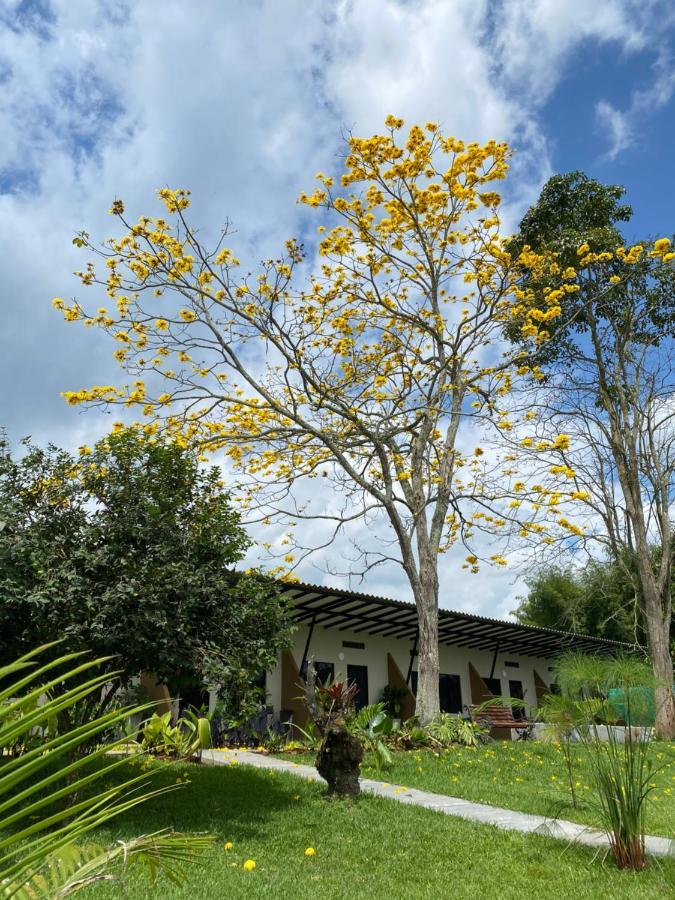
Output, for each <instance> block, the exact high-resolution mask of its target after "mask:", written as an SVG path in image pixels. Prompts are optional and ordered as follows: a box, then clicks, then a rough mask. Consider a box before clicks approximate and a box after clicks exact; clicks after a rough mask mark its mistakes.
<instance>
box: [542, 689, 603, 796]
mask: <svg viewBox="0 0 675 900" xmlns="http://www.w3.org/2000/svg"><path fill="white" fill-rule="evenodd" d="M596 712H597V707H596ZM538 716H539V719H540V720H541V721H542V722H544V724H545V725H546V731H547V732H548V734H549V735H550V736H551V737H552V738H553V739H554V740H556V741H558V742H559V744H560V746H561V748H562V753H563V757H564V759H565V768H566V769H567V780H568V782H569V786H570V794H571V797H572V806H574V807H575V808H576V806H577V805H578V801H577V793H576V788H575V784H574V782H575V776H574V770H573V766H572V748H571V746H570V744H571V742H572V739H573V737H574V735H575V734H578V733H579V731H580V730H581V729H583V728H584V726H585V724H586V723H587V722H588V721H589V717H591V718H592V717H593V710H592V709H590V708H589V706H588V704H587V703H586V702H585V701H582V700H576V699H574V698H572V697H568V696H563V695H562V694H547V695H546V697H545V698H544V699H543V701H542V702H541V704H540V706H539V709H538Z"/></svg>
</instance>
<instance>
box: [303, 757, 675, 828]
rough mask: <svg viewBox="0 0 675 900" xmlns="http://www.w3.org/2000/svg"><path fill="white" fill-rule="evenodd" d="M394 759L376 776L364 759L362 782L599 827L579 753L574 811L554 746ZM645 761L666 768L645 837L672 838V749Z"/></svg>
mask: <svg viewBox="0 0 675 900" xmlns="http://www.w3.org/2000/svg"><path fill="white" fill-rule="evenodd" d="M314 756H315V754H312V753H310V754H302V755H301V756H294V757H293V759H294V760H296V761H298V762H300V761H302V762H306V763H309V764H310V765H311V764H313V762H314ZM393 757H394V764H393V766H392V767H391V768H390V769H387V770H386V771H381V772H378V771H377V770H376V768H375V767H374V765H372V762H371V764H369V758H368V757H367V758H366V760H365V764H364V765H363V766H362V767H361V772H362V774H363V776H364V777H366V778H374V779H377V780H378V781H387V782H391V783H395V784H403V785H406V786H407V787H416V788H421V789H422V790H426V791H434V792H435V793H437V794H449V795H451V796H453V797H461V798H462V799H465V800H472V801H474V802H475V803H489V804H490V805H492V806H502V807H504V808H505V809H517V810H520V811H521V812H527V813H538V814H540V815H544V816H554V817H557V818H561V819H569V820H571V821H574V822H580V823H581V824H583V825H594V826H597V825H598V824H599V818H598V814H597V811H596V808H595V807H594V805H593V803H592V788H591V780H590V777H591V772H590V768H589V766H588V764H587V763H585V761H584V760H585V757H584V753H583V750H582V749H581V748H578V749H576V750H574V751H573V753H572V759H573V761H574V765H575V773H576V774H577V776H578V777H577V778H576V783H577V785H578V786H577V793H578V797H579V806H578V807H577V808H575V807H573V806H572V804H571V801H570V790H569V785H568V781H567V772H566V769H565V762H564V759H563V755H562V751H561V749H560V746H559V745H557V744H552V743H546V742H544V741H529V742H528V741H517V742H516V741H514V742H510V741H499V742H495V743H492V744H487V745H484V746H481V747H479V748H477V749H471V748H465V747H452V748H451V749H450V750H448V751H440V752H439V753H434V752H433V751H430V750H421V751H417V752H410V753H394V754H393ZM650 757H651V759H652V760H653V764H654V767H655V768H657V767H659V766H662V765H665V768H664V769H662V770H661V771H660V772H657V773H656V774H655V775H654V779H653V783H654V784H656V785H657V788H656V790H655V791H654V792H653V793H652V795H651V797H650V800H649V801H648V807H647V815H646V823H647V832H648V833H649V834H656V835H665V836H666V837H672V836H673V835H674V834H675V745H673V744H654V745H653V746H652V747H651V748H650Z"/></svg>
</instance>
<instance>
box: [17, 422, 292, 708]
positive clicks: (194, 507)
mask: <svg viewBox="0 0 675 900" xmlns="http://www.w3.org/2000/svg"><path fill="white" fill-rule="evenodd" d="M84 451H85V452H83V454H82V455H81V456H80V458H79V459H76V458H74V457H72V456H71V455H70V454H68V453H66V452H64V451H62V450H59V449H57V448H55V447H48V448H47V449H46V450H43V449H40V448H37V447H34V446H31V445H29V444H26V446H25V453H24V455H23V456H22V457H21V459H14V458H12V456H11V455H10V452H9V450H8V448H7V446H6V444H4V443H2V444H0V526H1V527H0V592H1V594H2V597H3V602H2V604H0V654H8V653H10V652H15V648H18V649H19V651H27V650H28V649H29V648H30V647H32V646H34V645H35V644H37V643H46V642H49V641H51V640H55V639H57V638H65V641H66V646H67V647H68V648H73V649H90V650H92V651H93V652H95V653H96V654H98V655H106V656H107V655H113V654H116V655H117V656H118V657H119V658H118V660H117V664H119V666H120V668H121V669H122V670H123V671H122V677H123V679H125V680H128V679H129V678H130V677H131V676H132V675H135V674H137V673H138V672H141V671H151V672H155V673H157V675H158V677H159V678H160V679H162V680H164V681H166V682H167V683H168V685H169V689H170V691H171V692H172V693H174V694H180V693H183V692H185V691H186V690H189V689H190V688H194V687H204V686H209V685H220V686H222V694H223V699H224V701H225V703H226V705H227V706H228V709H229V710H230V712H231V713H232V714H235V713H236V714H238V713H240V712H241V711H242V709H243V710H244V711H246V709H248V708H251V707H253V706H255V704H256V703H258V702H259V700H260V697H259V691H258V690H257V689H256V688H254V687H253V684H252V683H253V680H254V677H255V675H257V674H258V673H259V672H261V671H264V670H266V669H269V668H271V667H272V666H273V665H274V664H275V663H276V657H277V652H278V650H279V649H280V648H281V647H282V646H285V645H286V643H287V639H288V634H289V621H288V616H287V612H286V606H285V602H284V601H283V600H282V599H281V598H280V597H279V596H278V592H277V589H276V587H275V585H274V583H273V581H272V579H270V578H266V577H264V576H263V575H261V574H259V573H255V572H253V573H250V574H247V575H243V574H240V573H237V572H236V571H235V569H234V567H235V565H236V564H237V563H239V562H240V561H241V559H242V558H243V556H244V554H245V552H246V550H247V549H248V547H249V546H250V541H249V539H248V537H247V535H246V533H245V532H244V530H243V529H242V527H241V524H240V520H239V515H238V513H237V512H236V511H235V510H234V509H233V508H232V506H231V503H230V498H229V494H228V492H227V490H226V489H225V488H224V486H223V483H222V481H221V476H220V472H219V470H218V469H217V468H211V469H204V468H203V467H201V466H200V463H199V461H198V460H197V459H196V457H195V456H194V455H193V454H191V453H189V452H188V451H186V450H184V449H182V448H180V447H178V446H177V445H176V444H171V443H165V442H163V441H161V440H159V439H154V440H152V441H151V440H148V439H146V438H144V437H143V435H141V434H139V433H138V432H137V431H136V430H133V429H129V430H124V431H122V432H120V433H118V434H111V435H110V436H109V437H108V438H106V439H105V440H102V441H100V442H99V443H97V444H96V445H95V446H94V447H93V448H91V449H90V448H84Z"/></svg>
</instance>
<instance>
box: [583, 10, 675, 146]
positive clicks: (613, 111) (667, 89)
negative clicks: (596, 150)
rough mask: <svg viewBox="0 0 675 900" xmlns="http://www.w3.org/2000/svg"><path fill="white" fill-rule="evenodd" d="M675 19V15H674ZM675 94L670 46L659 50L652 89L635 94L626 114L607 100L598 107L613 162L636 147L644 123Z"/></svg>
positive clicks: (640, 90)
mask: <svg viewBox="0 0 675 900" xmlns="http://www.w3.org/2000/svg"><path fill="white" fill-rule="evenodd" d="M673 15H674V17H675V13H674V14H673ZM674 91H675V60H673V56H672V53H671V51H670V49H669V48H668V47H667V45H663V46H661V47H659V48H658V52H657V55H656V59H655V61H654V65H653V66H652V79H651V84H650V85H649V87H646V88H641V89H636V90H634V91H632V92H631V95H630V102H629V103H628V105H627V107H626V109H625V110H624V111H622V110H619V109H617V108H616V107H615V106H612V104H611V103H607V102H606V101H605V100H601V101H599V102H598V103H597V104H596V107H595V114H596V118H597V120H598V124H599V125H600V127H601V128H606V130H607V132H608V138H609V150H608V151H607V155H608V157H609V159H615V158H616V157H617V156H618V155H619V153H621V152H622V151H623V150H626V149H627V148H628V147H630V146H632V145H633V144H634V143H635V140H636V137H635V135H636V132H637V131H638V129H639V127H640V125H641V124H642V123H643V122H644V120H645V119H646V118H647V117H648V116H649V115H651V114H652V113H654V112H656V111H657V110H659V109H661V108H662V107H664V106H665V105H666V104H667V103H668V102H669V101H670V99H671V97H672V96H673V92H674Z"/></svg>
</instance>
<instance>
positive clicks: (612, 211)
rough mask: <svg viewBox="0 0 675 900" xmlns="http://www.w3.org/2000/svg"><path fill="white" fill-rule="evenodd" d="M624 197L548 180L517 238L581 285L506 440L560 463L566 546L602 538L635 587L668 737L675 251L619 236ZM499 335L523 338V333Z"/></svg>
mask: <svg viewBox="0 0 675 900" xmlns="http://www.w3.org/2000/svg"><path fill="white" fill-rule="evenodd" d="M622 194H623V190H622V189H621V188H618V187H617V186H614V185H611V186H606V185H602V184H600V183H599V182H597V181H593V180H591V179H589V178H587V177H586V176H584V175H583V174H581V173H572V175H568V176H556V177H554V178H552V179H551V180H550V181H549V183H548V184H547V185H546V186H545V187H544V189H543V191H542V194H541V197H540V199H539V200H538V202H537V203H536V204H535V205H534V206H533V207H532V209H530V210H529V212H528V213H527V215H526V216H525V217H524V219H523V223H522V228H521V232H520V234H519V235H517V237H516V238H515V239H514V241H513V242H512V244H511V246H512V248H513V251H514V252H515V250H517V249H518V247H519V246H526V245H528V243H529V242H530V241H533V242H535V243H534V249H535V250H536V251H537V252H538V253H545V252H550V253H554V254H556V258H557V259H558V260H559V261H560V264H561V265H566V264H568V263H569V264H570V266H572V265H573V264H574V258H575V257H576V260H577V262H576V275H575V284H576V287H577V290H576V291H575V292H574V294H573V295H572V297H571V298H570V299H568V301H567V302H566V303H565V304H562V307H561V315H560V316H558V317H556V318H555V319H554V320H553V321H552V323H551V326H550V328H549V336H548V339H547V341H546V342H545V343H542V345H541V346H540V347H538V348H534V352H533V353H532V355H530V356H529V364H530V365H531V366H534V367H536V368H537V370H538V381H537V382H536V383H533V384H530V385H528V386H527V390H526V391H524V396H522V397H521V398H520V404H521V407H522V408H523V409H526V410H527V415H528V416H529V417H530V419H531V427H530V429H529V431H528V432H524V431H522V430H520V431H518V432H517V433H516V434H514V444H515V446H517V448H518V453H519V455H520V456H521V457H523V456H527V455H529V456H530V458H531V461H532V462H531V464H532V466H533V471H534V472H535V473H536V476H537V477H543V478H546V477H550V475H551V474H552V473H556V472H559V471H564V472H565V473H566V476H567V477H568V478H569V480H570V482H571V483H572V484H573V485H574V487H575V489H576V492H577V493H576V496H577V498H578V499H579V501H580V509H579V511H578V512H577V514H576V522H575V528H574V532H573V533H574V535H575V538H576V540H572V541H567V542H566V549H568V550H570V549H571V550H578V549H579V548H580V547H583V546H584V545H588V546H591V545H593V544H595V545H597V544H598V543H600V544H601V545H602V546H603V548H604V549H605V551H606V552H607V553H608V555H609V556H610V557H611V559H612V560H613V562H614V564H615V565H616V566H618V567H620V568H621V569H622V570H623V574H624V576H625V579H626V581H627V582H629V583H631V584H632V586H633V597H634V605H637V608H638V610H639V613H636V617H637V618H638V619H640V620H641V621H642V622H643V623H644V626H645V636H646V643H647V646H648V648H649V653H650V656H651V659H652V663H653V666H654V673H655V677H656V680H657V683H658V686H657V689H656V690H657V717H656V724H657V729H658V730H659V733H660V734H661V736H662V737H664V738H668V737H673V736H675V705H674V704H673V698H672V694H671V690H670V685H671V683H672V680H673V663H672V659H671V656H670V648H669V642H670V627H671V619H672V568H673V548H674V546H675V534H674V532H673V524H672V519H671V514H672V501H673V497H674V496H675V405H674V403H673V401H674V398H675V372H674V369H673V361H674V360H675V266H674V265H673V262H674V261H675V251H674V250H673V244H672V241H671V239H670V238H668V237H660V238H658V239H656V240H644V241H642V242H639V243H635V244H633V245H629V246H626V245H625V243H624V241H623V239H622V236H621V234H620V233H619V231H618V230H617V227H616V223H617V222H621V221H625V220H626V219H628V218H629V216H630V208H629V207H627V206H622V205H620V204H619V200H620V198H621V196H622ZM575 245H576V249H574V247H575ZM522 283H523V287H524V288H525V289H527V290H530V291H532V292H533V294H534V295H535V296H536V297H538V301H535V303H536V302H538V304H539V306H540V308H541V309H542V310H544V309H546V308H547V307H548V305H549V303H550V297H551V292H550V289H549V287H548V285H546V284H545V283H544V282H542V280H541V279H540V278H539V277H538V276H536V275H534V276H533V275H532V273H531V272H529V271H527V270H525V269H524V270H523V279H522ZM506 332H507V334H508V335H509V337H510V338H511V340H512V341H513V342H515V343H516V344H517V345H522V332H521V331H519V330H518V329H515V328H514V327H509V326H507V328H506ZM561 436H562V437H563V439H562V440H561ZM551 463H553V465H551ZM592 555H593V554H592ZM596 555H597V554H596Z"/></svg>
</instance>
